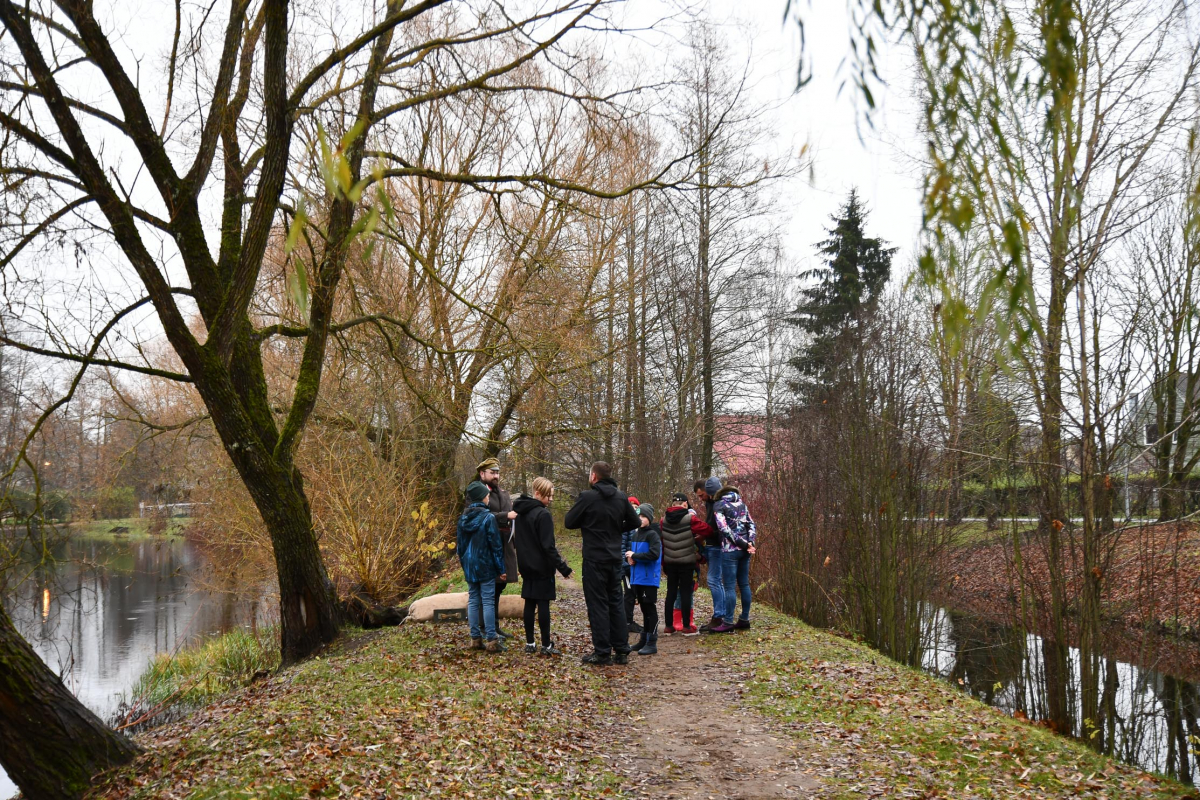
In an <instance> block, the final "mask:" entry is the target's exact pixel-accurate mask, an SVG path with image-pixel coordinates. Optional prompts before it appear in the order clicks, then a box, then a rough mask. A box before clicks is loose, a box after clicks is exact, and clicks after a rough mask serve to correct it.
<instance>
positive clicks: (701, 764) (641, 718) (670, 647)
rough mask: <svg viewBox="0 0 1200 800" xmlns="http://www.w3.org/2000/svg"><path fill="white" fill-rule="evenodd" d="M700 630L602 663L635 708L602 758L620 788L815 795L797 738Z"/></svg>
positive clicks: (736, 799) (645, 792)
mask: <svg viewBox="0 0 1200 800" xmlns="http://www.w3.org/2000/svg"><path fill="white" fill-rule="evenodd" d="M559 585H560V587H562V588H563V589H564V591H563V592H561V593H560V597H562V599H563V600H565V601H566V603H565V605H567V606H568V607H569V608H570V609H571V611H572V612H574V613H575V614H584V613H585V611H584V608H583V598H582V591H581V590H580V587H579V585H578V583H576V582H575V581H562V582H560V584H559ZM563 595H566V596H565V597H564V596H563ZM697 600H699V601H700V602H701V606H700V607H698V608H697V610H696V619H697V620H701V619H707V617H708V614H709V612H710V611H711V608H712V606H711V604H707V603H705V601H706V600H707V596H705V597H704V598H701V597H700V596H699V595H698V596H697ZM659 602H660V604H661V599H660V601H659ZM661 612H662V609H661V608H660V609H659V613H660V614H661ZM638 618H639V620H640V618H641V612H640V611H639V612H638ZM585 619H586V617H585ZM584 625H585V626H586V622H585V623H584ZM728 635H730V636H749V635H751V634H750V633H738V634H728ZM701 636H704V634H701ZM701 636H694V637H693V636H682V635H680V634H675V635H672V636H665V635H664V636H660V637H659V640H658V654H657V655H654V656H639V655H637V654H636V653H635V654H631V655H630V657H629V665H628V666H625V667H621V666H613V667H606V668H604V672H605V673H606V675H607V676H608V677H609V678H610V679H611V680H612V681H613V683H614V684H616V686H614V689H617V690H619V692H620V694H621V697H622V698H623V701H624V705H625V706H626V707H627V708H629V709H631V717H630V718H629V722H630V723H632V724H624V725H619V726H617V731H616V735H617V740H618V743H619V745H620V746H618V747H616V748H614V750H613V752H615V753H617V754H618V755H611V754H609V755H604V756H602V757H603V758H604V759H605V760H606V761H607V762H608V763H609V765H610V766H611V767H612V768H613V769H614V770H616V771H617V772H619V773H621V774H623V775H625V776H627V777H628V783H626V784H625V785H624V786H623V787H622V788H623V789H624V790H625V791H627V792H629V793H630V794H632V795H634V796H636V797H646V798H679V799H681V800H682V799H683V798H704V799H707V798H722V799H726V798H727V799H728V800H756V799H757V798H790V797H807V796H811V795H812V794H813V793H815V792H816V790H817V786H818V782H817V780H816V778H814V777H813V776H811V775H810V774H806V773H805V771H804V766H803V761H802V758H801V755H800V750H799V748H797V747H796V745H795V743H794V740H793V739H792V738H791V737H789V735H788V734H787V733H786V732H784V731H782V730H780V729H778V727H777V726H776V725H775V724H774V723H772V722H771V721H770V720H768V719H766V718H764V717H763V716H762V715H760V714H758V713H756V712H754V711H753V710H752V709H750V708H748V707H747V706H746V705H745V704H744V703H742V702H741V700H740V696H739V691H738V690H739V686H740V684H741V683H742V681H743V680H744V676H742V675H739V674H737V672H736V671H734V670H732V669H730V668H728V667H725V666H722V665H721V664H719V663H717V660H716V659H715V658H714V657H713V656H712V655H711V654H710V653H709V652H707V650H706V648H705V647H703V645H702V643H701V641H700V638H701ZM636 639H637V636H636V635H631V636H630V642H631V643H634V642H636ZM571 657H573V658H578V656H574V655H572V656H571Z"/></svg>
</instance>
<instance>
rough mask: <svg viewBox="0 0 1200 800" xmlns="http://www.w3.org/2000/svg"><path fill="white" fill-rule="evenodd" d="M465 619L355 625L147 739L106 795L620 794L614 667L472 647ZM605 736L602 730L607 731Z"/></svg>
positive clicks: (103, 793)
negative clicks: (379, 627)
mask: <svg viewBox="0 0 1200 800" xmlns="http://www.w3.org/2000/svg"><path fill="white" fill-rule="evenodd" d="M465 645H466V640H465V634H464V631H463V629H462V627H461V626H458V625H404V626H402V627H400V628H392V629H387V630H385V631H380V632H373V633H366V634H360V635H359V636H357V637H352V636H348V637H346V638H345V639H343V641H342V643H341V645H340V646H339V647H338V648H337V649H336V650H335V651H333V652H331V653H329V654H326V655H323V656H321V657H319V658H314V659H311V660H309V661H306V662H305V663H303V664H301V665H299V666H297V667H295V668H294V669H290V670H287V671H286V672H284V673H281V674H280V675H278V676H276V677H273V678H270V679H267V680H262V681H257V682H255V683H254V684H252V685H250V686H249V687H247V688H245V689H244V690H241V691H240V692H235V693H233V694H231V695H228V696H227V697H226V698H225V699H224V700H222V701H220V702H218V703H216V704H215V705H212V706H210V707H209V708H207V709H205V710H204V711H202V712H200V713H198V714H197V715H195V716H194V717H192V718H190V719H188V720H185V721H183V722H179V723H173V724H171V725H166V726H163V727H162V728H159V729H157V730H155V731H153V732H151V733H150V734H147V735H144V736H143V737H142V739H141V742H142V743H143V745H145V746H146V747H147V750H148V752H147V754H146V755H145V756H143V757H142V758H141V759H140V760H139V761H138V762H137V763H136V764H135V765H133V766H132V767H130V768H127V769H125V770H123V771H120V772H119V773H117V774H115V775H113V776H112V777H111V778H110V779H109V782H108V784H107V785H105V786H104V787H102V788H101V789H100V790H99V791H98V792H97V796H100V797H110V798H115V797H121V798H217V797H221V798H229V797H238V798H250V797H256V798H264V797H272V798H298V797H335V796H341V797H350V796H364V797H378V796H387V797H391V798H410V797H411V798H425V797H455V798H459V797H468V798H469V797H474V798H496V797H512V796H518V797H537V798H543V797H545V798H549V797H554V798H594V797H599V796H606V795H612V794H614V793H619V783H618V779H617V776H616V775H615V774H614V773H612V772H611V771H610V770H609V768H608V767H607V766H606V765H605V764H604V762H603V761H602V760H601V759H600V758H599V757H598V756H597V755H595V753H596V752H597V751H598V750H599V749H600V748H599V747H598V746H597V745H596V743H595V740H594V739H593V738H590V737H591V736H592V733H594V732H595V731H597V730H598V728H597V726H598V725H599V722H600V721H601V720H602V719H604V718H606V717H612V716H613V715H615V714H617V713H623V712H622V711H621V710H618V709H615V708H613V707H612V706H611V705H610V701H609V700H608V698H609V697H610V695H611V694H612V693H611V691H609V690H606V688H605V684H606V678H605V677H604V676H603V675H600V674H596V673H593V672H590V671H586V670H583V669H581V668H580V667H579V666H578V664H576V663H574V661H573V660H567V659H563V660H558V661H549V660H546V659H539V658H528V657H525V656H523V655H522V654H519V653H517V652H514V651H510V652H508V653H506V654H502V655H499V656H493V655H488V654H483V653H479V652H475V651H470V650H468V649H466V646H465ZM596 735H599V734H598V733H597V734H596Z"/></svg>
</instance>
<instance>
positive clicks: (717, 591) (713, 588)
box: [704, 547, 725, 619]
mask: <svg viewBox="0 0 1200 800" xmlns="http://www.w3.org/2000/svg"><path fill="white" fill-rule="evenodd" d="M724 555H725V554H724V553H722V552H721V548H719V547H705V548H704V557H705V558H707V559H708V590H709V591H710V592H712V601H713V619H717V618H718V617H720V616H721V614H722V613H724V611H725V571H724V567H723V566H722V559H723V557H724Z"/></svg>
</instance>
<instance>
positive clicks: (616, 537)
mask: <svg viewBox="0 0 1200 800" xmlns="http://www.w3.org/2000/svg"><path fill="white" fill-rule="evenodd" d="M588 479H589V482H590V483H591V486H592V488H591V489H588V490H587V491H584V492H580V493H579V498H578V499H577V500H576V501H575V505H573V506H571V510H570V511H568V512H567V518H566V519H565V520H564V524H565V525H566V527H567V528H568V529H570V530H579V531H580V534H581V538H582V539H583V570H582V572H583V599H584V602H585V603H586V604H587V612H588V623H589V625H590V626H591V629H592V652H591V653H589V654H588V655H586V656H584V657H583V663H584V664H588V665H591V666H595V667H603V666H607V665H609V664H613V663H617V664H628V663H629V629H628V628H627V627H626V626H625V603H624V599H623V597H622V591H621V577H622V569H621V566H622V565H623V564H624V563H625V559H624V558H622V553H621V534H622V533H624V532H625V531H627V530H630V529H631V528H636V527H637V525H638V518H637V514H636V512H634V510H633V506H631V505H629V500H628V499H627V495H625V494H623V493H622V492H621V491H620V490H619V489H618V488H617V482H616V481H614V480H613V479H612V467H610V466H609V465H608V463H606V462H604V461H597V462H596V463H594V464H592V469H591V472H590V473H589V475H588Z"/></svg>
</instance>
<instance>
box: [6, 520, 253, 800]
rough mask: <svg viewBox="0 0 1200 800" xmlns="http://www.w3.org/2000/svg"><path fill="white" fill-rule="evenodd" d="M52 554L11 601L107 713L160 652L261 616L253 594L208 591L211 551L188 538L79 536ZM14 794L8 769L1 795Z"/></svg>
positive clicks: (67, 674) (78, 688)
mask: <svg viewBox="0 0 1200 800" xmlns="http://www.w3.org/2000/svg"><path fill="white" fill-rule="evenodd" d="M53 555H54V561H53V563H52V564H48V565H44V566H40V567H38V568H37V569H35V570H34V571H33V573H32V574H31V575H30V576H29V578H28V580H26V581H25V582H23V583H22V584H21V585H20V586H18V587H17V588H16V589H14V590H12V591H10V592H9V593H8V594H7V595H6V597H5V605H6V607H7V609H8V612H9V614H10V615H11V616H12V618H13V621H14V623H15V624H16V626H17V629H18V630H19V631H20V632H21V633H22V634H23V635H24V636H25V638H26V639H27V640H28V641H29V643H30V644H31V645H32V646H33V648H34V649H35V650H36V651H37V653H38V655H39V656H41V658H42V660H44V661H45V662H46V664H47V665H48V666H49V667H50V668H51V669H53V670H54V671H55V672H57V673H58V674H59V675H61V676H62V678H63V681H64V683H66V685H67V688H69V689H70V690H71V691H72V692H74V693H75V695H76V696H77V697H79V699H80V700H82V701H83V702H84V704H85V705H87V707H88V708H90V709H91V710H92V711H94V712H96V713H97V714H98V715H99V716H100V717H101V718H102V719H105V720H108V719H109V718H111V717H112V716H113V715H114V714H115V713H116V712H117V709H118V706H119V705H120V703H121V700H122V699H123V696H124V693H125V692H127V691H128V690H129V689H130V687H132V686H133V684H134V682H135V681H136V680H137V678H138V676H139V675H140V674H141V673H142V671H143V670H144V669H145V667H146V664H147V662H148V661H149V660H150V658H152V657H153V656H154V655H155V654H157V653H162V652H170V651H172V650H174V649H176V648H177V647H178V646H180V645H181V644H182V643H185V642H187V641H189V640H193V639H197V638H200V637H203V636H209V635H212V634H214V633H219V632H222V631H226V630H229V629H230V628H231V627H233V626H235V625H243V624H247V623H248V622H249V620H250V618H251V617H252V616H254V615H256V614H258V613H259V611H258V603H257V601H256V599H255V598H241V599H239V598H237V597H236V596H235V595H234V594H233V593H232V592H218V593H209V592H207V591H204V590H202V589H201V588H200V586H199V583H200V582H201V581H200V576H201V575H202V574H203V572H204V570H203V567H204V563H203V556H202V555H201V554H200V553H199V552H198V551H197V550H196V549H195V548H194V547H193V546H192V545H191V544H190V543H188V542H186V541H184V540H183V539H181V538H174V537H172V538H166V537H153V538H149V537H148V538H128V539H120V538H117V539H116V540H113V539H90V538H76V539H70V540H67V541H63V542H61V543H59V544H58V545H57V546H56V547H55V549H54V553H53ZM15 793H16V787H15V786H13V784H12V782H11V781H10V780H9V779H8V777H7V776H6V775H5V774H4V772H3V770H0V798H7V797H10V796H12V795H13V794H15Z"/></svg>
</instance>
